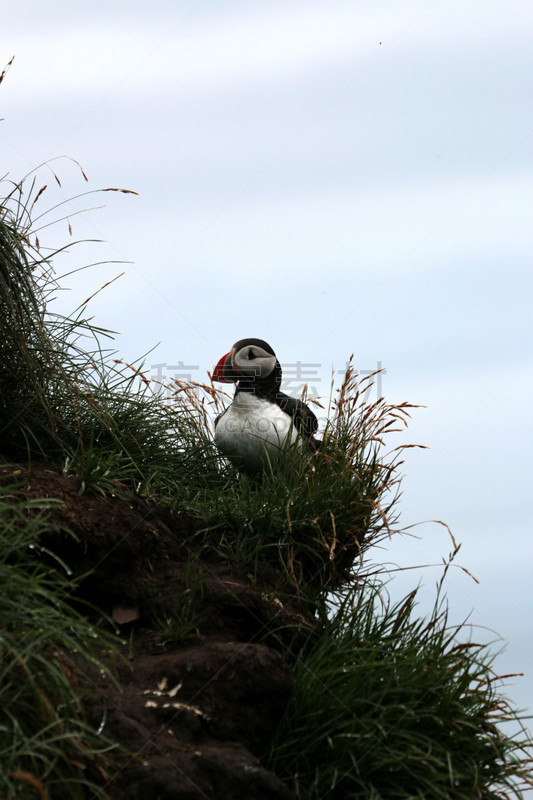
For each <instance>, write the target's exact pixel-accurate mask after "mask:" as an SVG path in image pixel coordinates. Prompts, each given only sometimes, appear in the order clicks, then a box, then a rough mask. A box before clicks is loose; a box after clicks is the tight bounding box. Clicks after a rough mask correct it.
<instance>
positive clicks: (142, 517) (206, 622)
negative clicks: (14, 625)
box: [0, 465, 314, 800]
mask: <svg viewBox="0 0 533 800" xmlns="http://www.w3.org/2000/svg"><path fill="white" fill-rule="evenodd" d="M0 476H1V478H2V480H8V481H9V483H10V485H13V484H15V479H16V484H15V485H16V486H17V488H18V489H19V490H20V491H21V492H22V493H23V495H24V496H25V497H27V498H57V499H58V500H60V501H61V504H60V505H58V506H57V507H55V508H53V509H52V511H51V518H52V520H53V523H54V527H53V530H52V531H51V532H50V533H48V534H47V535H46V538H45V540H43V544H45V546H46V547H47V548H48V549H49V550H50V551H52V552H53V553H54V554H56V555H58V556H59V557H60V558H61V559H62V560H63V561H64V562H65V563H66V564H67V565H68V566H69V568H70V569H71V570H72V572H73V573H74V575H75V576H76V575H77V576H82V575H84V574H85V573H87V572H89V571H90V572H91V574H90V576H89V577H86V578H84V579H82V580H81V582H80V583H79V585H78V588H77V590H76V596H75V597H73V600H74V602H77V600H83V601H88V602H89V603H91V604H92V606H94V610H92V611H87V613H88V614H89V615H90V614H93V615H94V617H95V619H96V618H97V617H98V615H99V611H98V610H100V611H101V612H104V614H106V615H108V616H109V617H111V618H113V619H114V621H115V625H116V626H117V628H118V629H119V631H120V637H121V639H122V640H123V644H121V645H120V646H119V647H118V648H117V650H116V651H113V652H108V653H102V654H101V657H102V659H103V660H104V661H107V662H108V663H110V662H113V664H114V667H115V670H116V675H117V677H118V685H115V683H114V682H113V681H112V680H110V678H109V677H108V676H106V675H105V674H104V673H103V672H101V673H99V674H93V675H92V676H91V678H90V679H88V678H87V676H85V678H83V677H81V678H80V680H81V683H82V685H83V683H84V681H85V683H86V690H87V692H88V695H89V701H88V702H86V714H87V717H88V719H89V721H90V722H91V723H92V724H93V725H94V726H95V727H96V728H99V727H100V726H102V730H103V733H104V735H106V736H107V737H109V738H111V739H113V740H114V741H116V742H118V743H119V744H120V745H121V746H122V748H123V749H124V754H123V755H122V756H120V757H119V761H118V762H114V763H115V766H114V768H113V769H112V770H111V772H110V774H109V783H108V784H107V786H106V790H107V792H108V794H109V797H110V798H131V799H132V800H205V799H206V798H209V799H210V800H216V799H218V798H220V800H222V798H224V800H241V799H242V800H274V799H278V798H279V800H290V799H291V798H294V797H295V795H294V794H293V792H292V791H291V790H290V789H289V788H288V787H287V786H286V785H285V784H283V783H282V781H281V780H280V779H279V778H278V777H276V775H274V774H273V773H272V772H269V771H268V770H267V769H265V768H264V767H263V766H262V765H261V763H260V761H259V756H260V755H261V754H262V753H264V751H265V748H266V747H267V746H268V742H269V740H270V737H271V736H272V733H273V731H274V730H275V728H276V725H277V723H278V721H279V719H280V717H281V715H282V713H283V711H284V708H285V706H286V703H287V700H288V697H289V695H290V691H291V667H290V658H289V659H287V657H286V652H287V648H288V647H289V648H291V647H292V648H293V649H294V650H295V651H296V650H297V649H298V648H299V647H300V646H301V645H302V644H303V643H305V641H306V640H308V639H309V638H310V637H311V638H312V636H313V628H314V626H313V621H312V615H311V614H310V612H309V611H308V610H307V611H306V609H305V608H303V607H301V606H300V604H299V603H298V602H296V601H295V600H294V598H292V599H291V600H288V599H287V598H286V597H284V595H283V593H282V591H281V590H280V588H279V585H280V581H279V575H277V573H276V571H275V570H273V569H265V571H264V574H261V575H257V574H255V575H251V574H248V573H247V571H246V570H245V569H244V570H243V569H242V568H241V569H236V568H234V567H232V566H231V565H230V564H229V563H223V562H221V561H220V560H218V561H215V560H199V559H198V558H197V557H196V558H195V557H194V554H193V553H192V552H191V551H190V548H189V538H190V536H191V535H192V534H193V533H194V532H197V531H199V530H200V529H201V527H202V520H200V519H198V518H194V517H192V516H188V515H184V514H178V513H174V512H172V511H170V510H169V509H167V508H163V507H158V506H156V505H154V504H150V503H148V502H146V501H141V500H139V501H136V502H135V503H133V502H126V501H125V500H123V499H120V498H119V497H114V496H110V495H106V496H104V495H103V494H98V493H83V492H81V491H80V489H81V486H80V482H79V481H78V480H77V479H76V478H75V477H71V476H66V475H62V474H60V473H59V472H57V471H54V470H53V469H52V468H50V467H46V466H43V465H34V466H33V467H32V469H31V470H30V471H28V470H26V469H22V468H2V470H0ZM8 476H9V477H8ZM211 558H212V557H211ZM80 608H84V606H83V605H81V604H80ZM101 616H102V614H101V613H100V617H101ZM280 631H281V633H280ZM287 636H290V639H287ZM282 650H285V656H282ZM117 763H118V766H117Z"/></svg>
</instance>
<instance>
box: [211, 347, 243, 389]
mask: <svg viewBox="0 0 533 800" xmlns="http://www.w3.org/2000/svg"><path fill="white" fill-rule="evenodd" d="M232 353H233V350H230V351H229V353H226V355H225V356H222V358H221V359H220V361H219V362H218V364H217V365H216V367H215V369H214V372H213V380H214V381H217V382H218V383H235V381H238V380H239V375H240V374H241V371H240V369H239V368H238V367H234V366H233V365H232V363H231V356H232Z"/></svg>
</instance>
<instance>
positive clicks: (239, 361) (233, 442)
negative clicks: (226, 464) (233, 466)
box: [212, 338, 319, 475]
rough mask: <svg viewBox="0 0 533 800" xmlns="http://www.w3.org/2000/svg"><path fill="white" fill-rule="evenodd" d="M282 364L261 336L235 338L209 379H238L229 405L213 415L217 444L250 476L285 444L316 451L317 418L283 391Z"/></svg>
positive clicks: (229, 380)
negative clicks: (256, 337) (236, 339)
mask: <svg viewBox="0 0 533 800" xmlns="http://www.w3.org/2000/svg"><path fill="white" fill-rule="evenodd" d="M281 375H282V372H281V366H280V363H279V361H278V359H277V357H276V354H275V352H274V350H273V349H272V347H271V346H270V345H269V344H268V342H265V341H264V340H263V339H255V338H251V339H239V341H238V342H235V344H234V345H233V347H232V348H231V350H230V351H229V353H226V354H225V355H223V356H222V358H221V359H220V360H219V362H218V363H217V365H216V367H215V369H214V371H213V376H212V377H213V381H217V382H220V383H236V384H237V386H236V389H235V394H234V397H233V401H232V402H231V404H230V405H229V406H228V407H227V408H226V409H225V410H224V411H223V412H222V413H221V414H219V415H218V417H217V418H216V420H215V437H214V438H215V444H216V446H217V447H218V449H219V450H220V451H221V452H222V453H223V454H224V455H226V456H228V457H230V459H232V460H234V461H235V462H236V463H237V465H238V466H239V467H240V468H241V470H242V471H244V472H246V473H249V474H251V475H257V474H258V473H260V472H262V471H263V470H264V469H265V467H266V465H267V464H268V462H269V461H273V460H274V461H277V460H278V459H279V457H280V456H281V454H282V453H283V452H284V451H285V450H286V448H287V447H292V446H293V445H294V446H296V447H298V449H299V450H300V451H303V452H305V451H306V450H307V451H308V452H310V453H313V452H316V451H317V450H318V447H319V443H318V441H317V440H316V438H315V436H314V434H315V433H316V431H317V429H318V421H317V418H316V416H315V415H314V414H313V412H312V411H311V410H310V409H309V408H308V406H306V405H305V403H303V402H302V401H301V400H296V399H295V398H293V397H289V395H287V394H284V393H283V392H282V391H281Z"/></svg>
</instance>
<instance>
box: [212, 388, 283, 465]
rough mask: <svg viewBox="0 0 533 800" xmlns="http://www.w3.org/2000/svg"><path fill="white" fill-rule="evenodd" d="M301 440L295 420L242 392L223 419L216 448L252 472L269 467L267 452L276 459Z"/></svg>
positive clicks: (264, 401) (266, 402)
mask: <svg viewBox="0 0 533 800" xmlns="http://www.w3.org/2000/svg"><path fill="white" fill-rule="evenodd" d="M297 439H298V433H297V431H296V428H295V427H294V425H293V424H292V419H291V417H290V416H289V415H288V414H286V413H285V412H284V411H282V410H281V408H279V406H277V405H276V404H275V403H271V402H269V401H268V400H265V399H263V398H260V397H256V396H255V395H254V394H251V393H250V392H239V393H238V394H237V395H236V397H235V398H234V400H233V402H232V404H231V405H230V406H229V408H228V409H227V411H226V412H225V413H224V414H223V416H222V417H221V418H220V419H219V421H218V423H217V427H216V431H215V444H216V445H217V447H218V448H219V449H220V450H221V451H222V452H223V453H225V454H226V455H233V456H238V457H239V459H241V460H242V462H243V463H244V465H245V466H246V467H248V468H250V469H261V468H262V467H263V466H264V464H265V460H266V458H265V450H267V451H268V454H269V456H270V458H274V459H275V458H276V457H277V456H278V455H279V454H280V452H281V450H282V449H283V448H284V447H286V446H288V445H290V444H293V443H294V442H295V441H296V440H297Z"/></svg>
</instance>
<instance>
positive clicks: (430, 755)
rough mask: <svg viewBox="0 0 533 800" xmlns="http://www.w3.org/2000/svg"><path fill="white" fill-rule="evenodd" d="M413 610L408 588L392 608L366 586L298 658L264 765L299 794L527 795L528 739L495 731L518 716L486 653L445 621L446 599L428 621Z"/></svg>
mask: <svg viewBox="0 0 533 800" xmlns="http://www.w3.org/2000/svg"><path fill="white" fill-rule="evenodd" d="M439 596H440V595H439ZM415 611H416V591H414V592H412V593H411V594H410V595H408V596H407V597H406V598H405V600H404V601H402V602H401V603H397V604H395V605H391V604H389V603H386V602H385V599H384V595H383V587H379V586H376V585H371V584H368V583H367V584H365V585H363V586H361V587H360V588H356V589H354V590H352V591H351V592H350V593H348V594H346V595H345V596H344V598H343V600H342V603H341V604H340V606H339V607H338V608H337V610H336V613H335V614H334V615H333V616H332V617H331V618H330V619H327V620H325V621H324V628H323V634H322V636H321V638H320V640H319V641H318V642H317V644H316V645H315V646H314V647H313V648H312V649H311V650H310V652H308V653H305V654H302V655H301V657H300V658H299V659H298V660H297V662H296V667H295V674H294V692H293V695H292V698H291V700H290V702H289V705H288V707H287V710H286V713H285V718H284V719H283V721H282V723H281V725H280V727H279V729H278V731H277V734H276V738H275V740H274V742H273V743H272V745H271V748H270V752H269V753H268V755H267V758H266V760H267V763H268V765H269V766H270V767H271V768H272V769H274V770H275V771H276V772H277V774H279V775H280V776H281V777H283V778H285V780H286V781H287V783H288V784H289V785H290V786H291V787H292V788H293V789H294V790H295V792H296V794H297V796H298V797H301V798H308V799H309V800H313V798H316V800H318V798H321V799H322V798H331V800H335V798H338V799H339V800H344V798H347V797H354V798H375V800H378V798H379V799H380V800H381V798H383V800H385V798H386V799H387V800H389V799H390V798H420V799H421V800H422V798H429V797H431V798H454V800H462V799H463V798H464V800H471V798H473V797H480V798H484V800H496V799H498V800H503V799H504V798H507V797H511V796H515V797H520V796H521V794H520V790H521V788H522V789H525V788H527V787H529V788H532V787H533V778H532V772H531V766H532V763H533V762H532V760H531V758H530V757H528V756H527V752H528V749H529V753H531V750H530V740H529V738H528V734H527V731H524V730H522V734H521V735H520V736H518V737H510V736H507V735H505V734H504V733H503V732H502V729H501V723H502V722H504V721H508V720H515V721H516V722H517V723H519V719H518V717H517V715H516V714H515V712H514V711H513V710H512V708H511V707H510V705H509V704H508V703H507V702H506V701H505V699H504V698H502V697H501V696H500V693H499V689H500V680H499V679H498V677H497V674H496V673H495V672H494V671H493V662H494V655H493V654H491V653H490V651H489V650H488V649H487V647H486V646H485V645H483V644H478V643H475V642H473V641H471V640H470V637H469V636H468V632H467V631H466V630H465V628H464V626H461V625H458V626H457V625H450V624H449V621H448V610H447V605H446V603H445V601H444V600H442V602H441V601H440V599H439V598H438V599H437V603H436V605H435V607H434V610H433V613H432V614H431V616H430V617H429V619H423V618H419V617H417V616H416V613H415ZM523 748H524V749H523Z"/></svg>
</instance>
